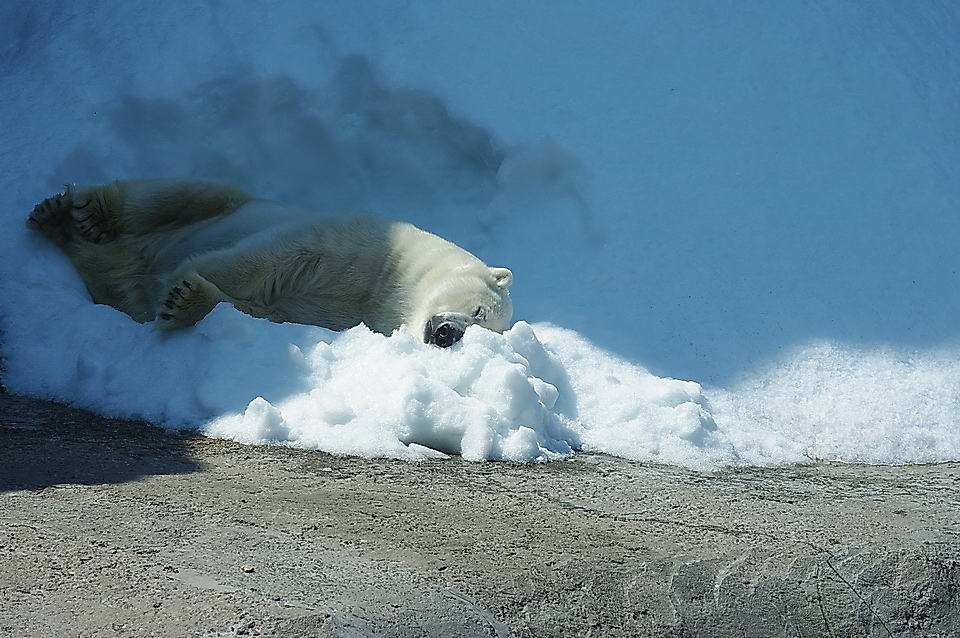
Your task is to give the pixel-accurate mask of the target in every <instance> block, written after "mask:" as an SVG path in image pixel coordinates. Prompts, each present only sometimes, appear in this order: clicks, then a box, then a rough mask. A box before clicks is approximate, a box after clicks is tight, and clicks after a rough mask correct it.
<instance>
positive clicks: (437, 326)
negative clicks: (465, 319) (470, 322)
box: [423, 315, 466, 348]
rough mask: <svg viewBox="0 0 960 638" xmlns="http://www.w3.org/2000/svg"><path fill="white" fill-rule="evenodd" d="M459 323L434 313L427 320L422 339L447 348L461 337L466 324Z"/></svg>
mask: <svg viewBox="0 0 960 638" xmlns="http://www.w3.org/2000/svg"><path fill="white" fill-rule="evenodd" d="M461 323H462V322H459V321H454V320H452V319H450V318H448V317H445V316H442V315H434V316H433V317H431V318H430V321H428V322H427V329H426V330H424V334H423V340H424V341H426V342H427V343H432V344H433V345H435V346H440V347H441V348H449V347H450V346H452V345H453V344H455V343H456V342H458V341H460V339H462V338H463V332H464V330H465V329H466V326H465V325H461Z"/></svg>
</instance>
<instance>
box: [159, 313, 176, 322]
mask: <svg viewBox="0 0 960 638" xmlns="http://www.w3.org/2000/svg"><path fill="white" fill-rule="evenodd" d="M160 318H161V319H163V320H164V321H170V320H171V319H173V315H169V314H167V313H165V312H161V313H160Z"/></svg>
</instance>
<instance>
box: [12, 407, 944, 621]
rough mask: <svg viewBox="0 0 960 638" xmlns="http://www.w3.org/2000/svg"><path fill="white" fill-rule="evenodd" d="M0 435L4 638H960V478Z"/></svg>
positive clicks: (847, 469) (133, 434)
mask: <svg viewBox="0 0 960 638" xmlns="http://www.w3.org/2000/svg"><path fill="white" fill-rule="evenodd" d="M0 415H2V416H0V449H2V453H0V511H2V512H3V517H2V518H0V600H3V601H4V603H3V604H2V605H0V635H17V636H50V635H73V636H93V635H97V636H164V637H169V636H246V635H273V636H342V637H348V636H349V637H358V636H378V637H384V638H386V637H388V636H411V637H412V636H444V637H453V636H497V637H507V636H511V635H513V636H521V637H525V636H551V637H553V636H577V637H583V636H597V637H600V636H604V637H609V636H718V637H719V636H724V637H727V636H758V637H759V636H764V637H766V636H779V635H788V636H857V637H863V636H884V637H886V636H917V637H923V638H947V637H948V636H956V635H960V551H958V549H960V465H957V464H943V465H935V466H915V467H864V466H844V465H813V466H810V467H800V468H786V469H777V470H767V469H765V470H747V471H740V472H730V473H721V474H703V473H697V472H689V471H685V470H680V469H677V468H670V467H651V466H645V465H641V464H637V463H631V462H628V461H624V460H621V459H616V458H611V457H604V456H592V455H587V454H582V455H579V456H577V457H575V458H574V459H573V460H570V461H567V462H562V463H553V464H547V465H540V466H514V465H508V464H493V463H485V464H475V463H467V462H463V461H460V460H458V459H450V460H446V461H435V462H434V461H431V462H425V463H419V464H408V463H402V462H397V461H388V460H387V461H385V460H374V461H371V460H364V459H355V458H339V457H333V456H330V455H328V454H323V453H319V452H310V451H302V450H291V449H285V448H278V447H251V446H242V445H237V444H234V443H229V442H224V441H214V440H210V439H204V438H202V437H193V436H183V435H179V434H167V433H165V432H164V431H162V430H160V429H158V428H154V427H151V426H149V425H147V424H143V423H136V422H128V421H117V420H111V419H103V418H101V417H98V416H95V415H92V414H89V413H87V412H84V411H80V410H74V409H70V408H66V407H63V406H58V405H55V404H51V403H46V402H41V401H34V400H30V399H24V398H22V397H17V396H13V395H10V394H0Z"/></svg>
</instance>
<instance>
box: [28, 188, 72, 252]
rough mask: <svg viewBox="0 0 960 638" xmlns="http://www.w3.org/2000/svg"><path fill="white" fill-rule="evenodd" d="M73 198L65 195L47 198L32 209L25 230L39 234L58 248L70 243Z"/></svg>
mask: <svg viewBox="0 0 960 638" xmlns="http://www.w3.org/2000/svg"><path fill="white" fill-rule="evenodd" d="M72 208H73V198H72V197H71V196H70V193H69V191H68V192H67V193H62V194H57V195H54V196H53V197H48V198H46V199H45V200H43V201H42V202H40V203H39V204H37V205H36V206H34V207H33V212H31V213H30V217H28V218H27V228H32V229H33V230H35V231H37V232H39V233H40V234H42V235H43V236H44V237H46V238H47V239H49V240H50V241H52V242H54V243H55V244H57V245H58V246H63V245H65V244H66V243H67V242H68V241H70V236H71V224H70V222H71V217H70V211H71V209H72Z"/></svg>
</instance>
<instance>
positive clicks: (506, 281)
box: [490, 268, 513, 290]
mask: <svg viewBox="0 0 960 638" xmlns="http://www.w3.org/2000/svg"><path fill="white" fill-rule="evenodd" d="M490 274H491V275H493V279H494V281H496V282H497V288H499V289H500V290H506V289H507V288H509V287H510V284H512V283H513V273H512V272H510V271H509V270H508V269H507V268H491V269H490Z"/></svg>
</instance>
